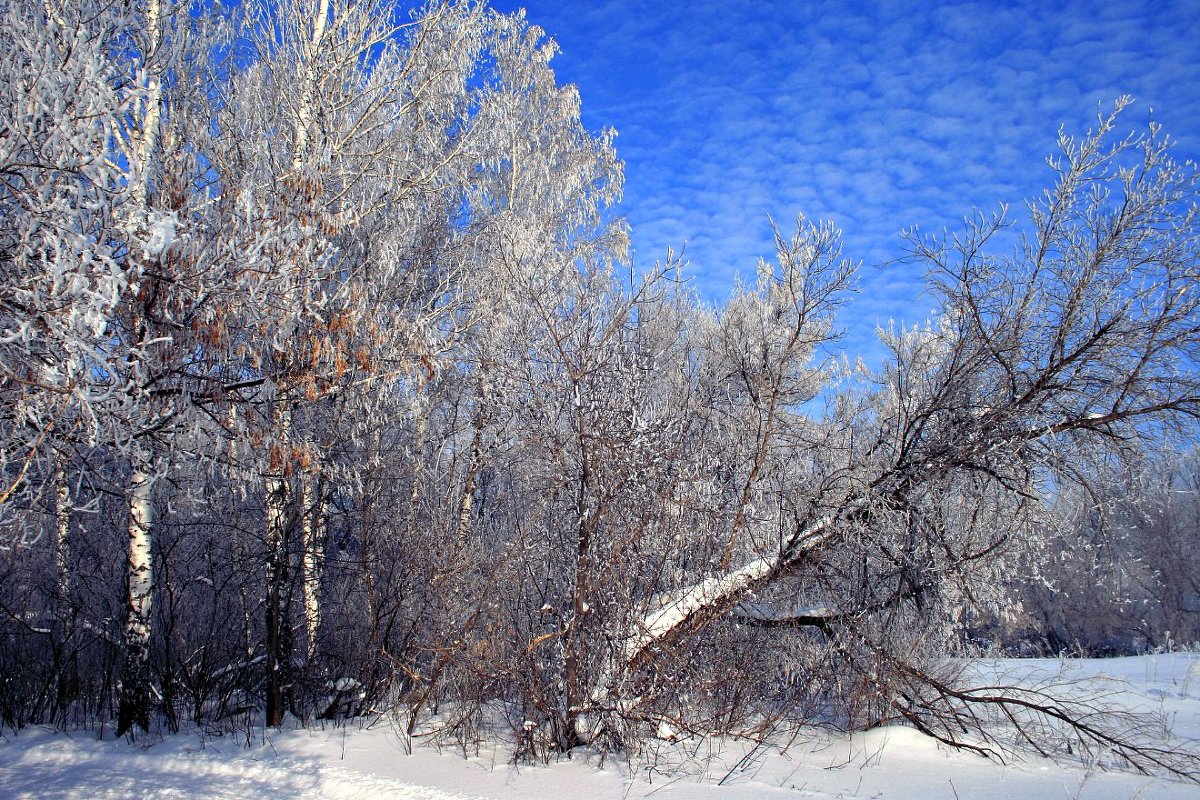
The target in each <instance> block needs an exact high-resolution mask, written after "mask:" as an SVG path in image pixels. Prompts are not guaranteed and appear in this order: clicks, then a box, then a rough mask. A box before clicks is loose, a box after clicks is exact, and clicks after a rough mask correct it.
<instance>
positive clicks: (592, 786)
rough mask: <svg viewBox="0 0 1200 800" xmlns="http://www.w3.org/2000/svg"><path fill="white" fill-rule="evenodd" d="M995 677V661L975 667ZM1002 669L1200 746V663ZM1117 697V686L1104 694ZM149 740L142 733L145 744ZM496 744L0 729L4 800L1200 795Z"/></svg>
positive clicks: (873, 735) (797, 759) (961, 774)
mask: <svg viewBox="0 0 1200 800" xmlns="http://www.w3.org/2000/svg"><path fill="white" fill-rule="evenodd" d="M984 668H985V669H987V670H988V671H991V669H992V668H993V666H991V665H987V666H985V667H984ZM994 668H995V669H997V670H998V671H999V672H1001V673H1021V674H1026V675H1028V674H1030V673H1042V674H1047V673H1051V672H1054V673H1057V672H1059V671H1062V670H1066V673H1067V674H1066V677H1068V678H1074V677H1094V676H1104V677H1106V678H1111V679H1113V680H1115V681H1117V682H1118V683H1116V684H1115V688H1116V690H1117V691H1118V692H1119V695H1118V696H1119V699H1120V701H1121V703H1122V705H1125V706H1127V707H1129V708H1132V709H1136V710H1143V709H1144V710H1150V709H1153V710H1158V711H1162V712H1164V713H1165V714H1167V715H1168V716H1169V717H1170V718H1171V719H1172V720H1173V723H1174V728H1175V731H1176V734H1177V735H1179V736H1180V737H1183V738H1184V739H1187V740H1191V741H1192V742H1193V744H1194V745H1196V746H1200V654H1187V653H1176V654H1169V655H1157V656H1144V657H1139V658H1124V659H1110V660H1102V661H1101V660H1095V661H1074V662H1058V661H1006V662H998V663H997V664H996V665H995V666H994ZM1109 688H1110V689H1112V688H1114V687H1113V686H1110V687H1109ZM151 738H152V737H151ZM507 762H508V755H507V753H506V752H505V751H504V750H503V749H496V750H491V751H487V752H484V753H482V754H481V755H480V756H478V757H473V758H469V759H463V758H462V756H461V755H458V754H455V753H451V752H446V751H443V752H438V751H436V750H434V749H432V748H429V747H424V746H421V745H418V746H416V747H415V748H414V752H412V753H411V754H409V753H407V752H406V747H405V743H404V742H403V741H402V740H401V738H400V737H399V736H398V735H397V734H396V732H395V731H394V730H393V729H392V727H391V725H390V724H389V723H388V722H387V721H386V720H377V721H376V722H375V724H374V725H370V726H367V727H363V728H360V727H357V726H350V727H340V728H334V727H327V728H325V729H323V730H322V729H313V730H286V731H272V732H270V733H268V734H267V735H266V736H265V737H264V736H263V735H262V732H261V731H259V732H258V733H257V734H256V736H255V739H254V741H253V742H252V743H251V744H250V746H249V747H247V746H246V740H245V737H244V736H242V737H236V738H235V737H226V738H211V737H208V738H205V737H201V736H199V735H180V736H168V737H166V738H155V739H154V740H153V741H145V742H141V743H138V744H136V745H130V744H128V743H127V742H125V741H124V740H118V741H113V740H111V739H108V740H106V741H97V740H96V737H95V734H93V733H90V732H77V733H71V734H66V733H62V732H59V731H54V730H49V729H43V728H32V729H26V730H23V731H21V732H20V733H18V734H15V735H14V734H13V733H12V732H11V731H6V732H5V733H4V737H3V741H2V742H0V798H4V799H5V800H7V799H8V798H29V799H30V800H33V798H38V799H39V800H40V799H41V798H81V799H82V798H89V799H90V798H99V799H101V800H103V799H108V798H113V799H115V798H155V799H156V800H159V799H161V800H171V799H172V798H204V800H225V799H226V798H228V799H229V800H233V799H234V798H236V799H237V800H293V798H294V799H295V800H300V799H301V798H303V800H316V799H317V798H329V799H330V800H333V799H334V798H339V799H341V798H344V799H345V800H368V798H396V800H450V799H451V798H458V799H460V800H475V798H496V799H497V800H500V799H507V798H513V799H521V798H529V799H532V798H552V799H554V800H590V799H591V798H600V799H603V798H612V799H613V800H618V799H621V800H625V798H641V797H653V798H698V799H700V800H703V799H704V798H729V799H730V800H768V799H770V798H830V799H831V800H832V799H833V798H843V799H844V798H879V799H880V800H908V799H910V798H911V799H912V800H918V799H919V800H941V799H942V798H945V799H946V800H967V799H968V798H987V800H1003V799H1004V798H1012V800H1026V799H1027V798H1056V799H1058V798H1065V799H1067V800H1070V799H1071V798H1091V799H1092V800H1102V799H1104V800H1129V799H1130V798H1145V800H1173V799H1174V798H1179V799H1180V800H1183V798H1188V799H1189V800H1196V799H1197V798H1200V786H1197V785H1195V784H1183V783H1176V782H1171V781H1166V780H1162V779H1153V778H1146V777H1142V776H1137V775H1129V774H1125V773H1118V772H1109V771H1105V770H1103V769H1101V768H1100V767H1098V766H1096V765H1086V764H1075V765H1064V764H1056V763H1053V762H1049V761H1045V760H1040V759H1026V760H1024V761H1022V762H1020V763H1008V764H1001V763H997V762H993V761H988V760H985V759H983V758H980V757H978V756H975V755H972V754H969V753H963V752H954V751H951V750H948V749H946V748H945V747H942V746H939V745H938V744H937V743H935V742H933V741H932V740H930V739H927V738H925V737H923V736H921V735H920V734H917V733H915V732H913V731H911V730H908V729H904V728H886V729H880V730H876V731H872V732H870V733H867V734H863V735H859V736H854V737H851V738H849V739H847V738H845V737H834V736H822V737H820V738H813V739H810V740H807V741H804V742H802V743H793V744H792V745H791V746H790V747H789V748H788V749H787V750H786V751H784V752H779V751H778V750H770V751H767V750H764V749H752V748H750V747H749V746H748V745H744V744H738V743H728V742H726V743H723V744H719V743H715V742H703V743H696V742H690V743H683V744H670V745H668V744H665V743H664V744H663V745H662V747H661V749H660V750H659V752H658V753H657V757H656V758H654V759H651V762H652V763H643V764H641V765H640V766H638V765H636V764H635V765H632V766H630V765H626V764H618V763H615V762H614V760H612V759H609V760H608V762H607V763H606V764H605V765H604V766H603V767H601V766H600V765H599V764H597V763H594V762H592V763H588V761H587V759H576V760H574V761H563V762H559V763H552V764H550V765H548V766H521V767H514V766H512V765H510V764H509V763H507Z"/></svg>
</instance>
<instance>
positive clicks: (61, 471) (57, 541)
mask: <svg viewBox="0 0 1200 800" xmlns="http://www.w3.org/2000/svg"><path fill="white" fill-rule="evenodd" d="M54 488H55V497H54V565H55V571H56V572H57V575H56V578H57V581H58V597H57V598H56V600H57V604H58V617H59V619H62V618H63V617H65V616H66V615H67V613H68V612H69V609H70V606H71V568H70V563H71V539H70V535H71V487H70V486H68V485H67V471H66V468H65V467H64V466H63V457H62V456H59V457H57V458H56V459H55V461H54Z"/></svg>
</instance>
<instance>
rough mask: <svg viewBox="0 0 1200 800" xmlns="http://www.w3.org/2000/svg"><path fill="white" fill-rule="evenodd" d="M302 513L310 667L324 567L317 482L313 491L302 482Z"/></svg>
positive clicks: (318, 624)
mask: <svg viewBox="0 0 1200 800" xmlns="http://www.w3.org/2000/svg"><path fill="white" fill-rule="evenodd" d="M314 494H315V495H316V497H315V498H314V496H313V495H314ZM304 512H305V513H304V562H303V572H304V575H303V579H304V632H305V644H306V646H307V648H308V654H307V655H308V663H309V664H312V663H313V661H314V660H315V659H316V656H317V632H318V631H319V630H320V628H321V575H322V572H323V571H324V565H325V493H324V492H323V491H321V486H320V483H319V482H318V483H317V487H316V490H315V492H314V489H313V480H306V481H305V483H304Z"/></svg>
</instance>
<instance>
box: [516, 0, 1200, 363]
mask: <svg viewBox="0 0 1200 800" xmlns="http://www.w3.org/2000/svg"><path fill="white" fill-rule="evenodd" d="M494 5H495V6H496V7H497V8H501V9H503V10H512V9H515V8H517V7H521V6H523V7H525V8H527V9H528V16H529V18H530V20H531V21H532V22H534V23H536V24H538V25H540V26H542V27H543V28H544V29H546V31H547V32H548V33H549V34H550V35H552V36H553V37H554V38H555V39H557V40H558V42H559V43H560V45H561V47H562V51H563V52H562V54H561V55H560V56H559V57H558V59H556V62H555V66H556V69H557V70H558V73H559V76H560V78H561V79H562V80H564V81H566V82H571V83H575V84H577V85H578V86H579V88H580V92H581V95H582V98H583V108H584V119H585V121H586V122H587V124H588V125H590V126H592V127H594V128H601V127H613V128H615V129H616V130H617V131H618V134H619V135H618V139H617V145H618V150H619V152H620V154H621V156H622V158H623V159H624V160H625V161H626V192H625V201H624V203H623V205H622V208H621V212H622V213H623V214H624V215H625V216H626V217H627V218H628V220H629V223H630V225H631V227H632V230H633V237H634V247H635V257H636V258H637V260H638V261H639V262H642V263H650V262H652V261H654V260H656V259H658V258H661V257H662V256H663V255H664V254H665V252H666V250H667V248H668V247H673V248H675V249H676V250H679V249H680V248H681V247H684V246H685V245H686V248H685V252H686V256H687V258H688V260H689V262H690V265H689V269H688V272H689V274H690V275H691V276H692V278H693V280H694V282H695V285H696V287H697V289H698V290H699V291H700V292H701V293H702V294H704V295H706V296H708V297H711V298H713V299H715V300H720V299H722V298H724V297H725V296H726V295H727V294H728V292H729V289H730V288H731V287H732V285H733V282H734V278H735V276H736V275H737V274H739V273H740V274H742V275H744V276H748V275H750V274H752V270H753V267H754V264H755V262H756V259H757V258H758V257H760V256H769V255H770V254H771V252H772V245H771V229H770V223H769V221H768V216H771V217H774V218H775V219H776V220H778V221H779V223H780V225H781V227H783V228H784V229H785V231H786V229H787V227H788V226H790V225H791V224H792V219H793V217H794V216H795V215H796V214H797V213H800V212H802V213H804V214H805V215H806V216H808V217H810V218H814V219H828V220H832V221H833V222H834V223H835V224H837V225H838V226H839V227H841V228H842V229H843V231H844V234H845V236H844V243H845V252H846V254H847V255H848V256H850V257H852V258H855V259H861V260H862V261H863V263H864V269H863V273H862V279H861V281H860V296H859V297H858V298H856V300H855V301H854V303H853V305H852V306H851V310H850V313H848V314H846V315H845V317H846V318H845V319H844V320H843V322H842V326H843V327H844V328H845V329H846V339H845V345H846V349H847V351H848V352H849V353H851V354H861V353H865V354H867V355H868V357H869V358H870V357H877V356H878V352H879V351H878V349H877V348H876V347H875V345H874V329H875V326H876V325H877V324H878V325H887V324H888V321H889V320H893V319H894V320H896V321H897V322H905V323H909V324H914V323H920V322H922V321H924V320H925V319H926V318H927V317H928V315H929V313H930V311H931V310H932V309H931V302H932V301H931V300H929V299H928V298H924V297H922V296H921V294H920V292H921V288H920V287H921V275H920V274H918V273H917V271H916V269H915V268H913V267H905V266H902V265H892V266H888V267H886V268H884V267H881V266H880V265H882V264H884V263H887V262H889V261H891V260H892V259H894V258H896V257H897V256H898V255H900V254H901V251H900V246H899V239H898V234H899V232H900V231H902V230H904V229H906V228H909V227H912V226H914V225H919V226H920V227H921V229H922V230H928V231H932V232H938V231H941V230H942V229H945V228H949V229H954V228H956V227H958V225H959V224H960V223H961V220H962V218H963V216H965V215H967V214H969V213H970V212H971V211H972V210H973V209H982V210H986V211H990V210H994V209H996V208H998V207H999V205H1000V204H1001V203H1008V204H1011V205H1012V206H1013V210H1014V211H1015V212H1016V215H1017V216H1018V217H1019V216H1020V211H1021V204H1022V202H1023V201H1024V200H1025V199H1027V198H1029V197H1032V196H1035V195H1037V194H1038V193H1039V192H1040V191H1041V189H1042V188H1044V186H1045V184H1046V182H1047V180H1048V179H1049V175H1050V173H1049V170H1048V168H1047V167H1046V165H1045V157H1046V156H1047V155H1049V154H1050V153H1051V152H1052V150H1053V147H1054V140H1055V135H1056V133H1057V130H1058V128H1059V127H1060V126H1062V127H1064V128H1065V129H1066V130H1067V131H1069V132H1074V133H1081V132H1083V131H1084V130H1085V129H1086V128H1087V127H1088V126H1089V124H1091V123H1092V121H1093V120H1094V119H1095V115H1096V113H1097V111H1098V110H1099V109H1101V108H1103V107H1107V106H1109V105H1110V104H1111V103H1112V101H1113V100H1114V99H1115V98H1116V97H1117V96H1118V95H1121V94H1129V95H1133V96H1134V97H1135V98H1136V99H1137V101H1138V104H1137V105H1136V106H1135V107H1134V109H1133V110H1132V113H1130V114H1128V116H1127V121H1128V123H1129V124H1130V126H1131V127H1134V126H1136V125H1138V124H1140V123H1142V122H1144V121H1145V119H1146V117H1147V116H1148V115H1149V113H1150V109H1153V111H1154V117H1155V118H1156V119H1157V120H1158V121H1159V122H1161V123H1162V124H1163V126H1164V127H1165V129H1166V130H1167V132H1168V133H1170V134H1171V135H1172V137H1173V138H1175V139H1176V140H1177V141H1178V145H1177V151H1176V154H1177V156H1179V157H1180V158H1197V157H1198V156H1200V59H1196V58H1195V56H1194V52H1195V47H1196V45H1195V42H1196V41H1197V40H1200V4H1194V3H1183V2H1153V1H1151V2H1145V1H1144V0H1140V1H1135V0H1118V1H1117V2H1111V1H1110V2H1105V3H1095V2H1055V3H1047V2H1044V0H1043V1H1040V2H1034V1H1032V0H1021V1H1020V2H1014V3H1006V4H996V3H982V2H979V3H976V2H963V3H936V2H933V3H931V2H927V1H926V2H914V1H912V0H902V1H901V2H889V3H868V2H858V3H854V2H851V3H841V2H838V3H834V2H827V3H819V2H771V0H761V1H760V2H755V3H736V2H735V3H729V2H722V3H716V2H689V3H654V4H649V3H638V2H633V0H608V2H588V1H587V0H559V1H557V2H556V1H555V0H530V1H529V2H521V1H520V0H504V2H495V3H494Z"/></svg>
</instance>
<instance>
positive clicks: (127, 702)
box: [117, 451, 154, 736]
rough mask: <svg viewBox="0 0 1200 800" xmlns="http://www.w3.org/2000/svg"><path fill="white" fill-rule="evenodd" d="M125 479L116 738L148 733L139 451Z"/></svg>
mask: <svg viewBox="0 0 1200 800" xmlns="http://www.w3.org/2000/svg"><path fill="white" fill-rule="evenodd" d="M132 460H133V471H132V474H131V475H130V478H129V553H128V562H127V564H126V576H127V581H128V587H127V592H126V609H125V610H126V622H125V665H124V670H123V672H122V681H121V704H120V709H119V711H118V714H117V735H118V736H123V735H124V734H125V733H127V732H128V731H130V730H131V729H132V728H133V726H135V725H136V726H137V727H139V728H141V729H142V730H144V731H147V730H149V729H150V689H151V687H150V631H151V628H150V612H151V599H152V594H153V591H154V580H153V573H152V571H151V560H150V559H151V552H150V543H151V541H150V529H151V525H152V523H153V513H154V509H153V505H152V504H151V490H152V489H153V487H154V477H153V474H152V471H151V469H150V466H149V464H148V458H147V456H146V454H145V453H144V452H143V451H138V452H135V454H134V457H133V459H132Z"/></svg>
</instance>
